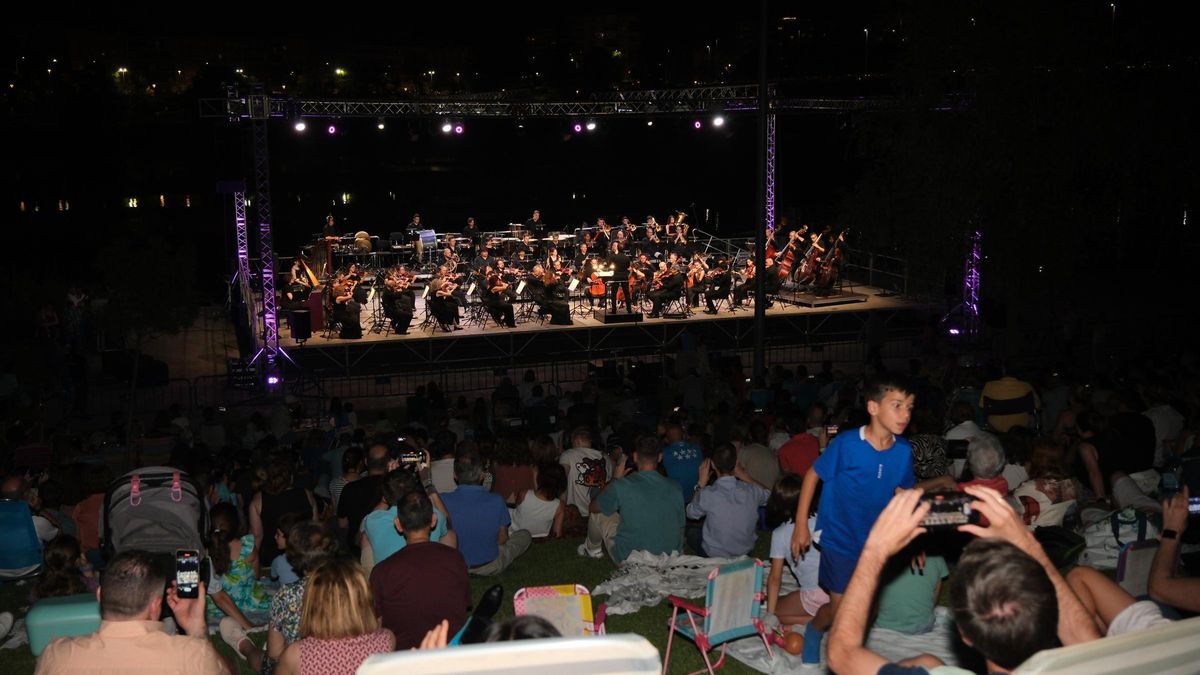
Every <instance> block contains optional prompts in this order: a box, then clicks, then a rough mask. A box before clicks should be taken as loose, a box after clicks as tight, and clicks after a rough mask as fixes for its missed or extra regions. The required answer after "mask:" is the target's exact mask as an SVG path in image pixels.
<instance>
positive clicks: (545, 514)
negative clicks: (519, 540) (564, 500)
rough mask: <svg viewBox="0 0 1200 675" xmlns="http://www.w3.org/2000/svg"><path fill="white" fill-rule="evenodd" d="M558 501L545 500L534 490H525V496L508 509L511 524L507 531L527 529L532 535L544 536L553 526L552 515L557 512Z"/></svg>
mask: <svg viewBox="0 0 1200 675" xmlns="http://www.w3.org/2000/svg"><path fill="white" fill-rule="evenodd" d="M560 501H561V500H558V499H555V500H553V501H549V502H547V501H544V500H543V499H542V498H541V497H539V496H537V492H536V491H534V490H526V491H525V498H524V499H522V500H521V503H520V504H517V507H516V508H515V509H510V511H509V512H510V516H511V518H512V524H511V525H509V526H508V531H509V532H516V531H517V530H527V531H528V532H529V535H530V536H533V537H544V536H546V535H548V534H550V529H551V528H552V527H554V516H555V514H557V513H558V504H559V502H560Z"/></svg>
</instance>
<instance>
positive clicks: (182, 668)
mask: <svg viewBox="0 0 1200 675" xmlns="http://www.w3.org/2000/svg"><path fill="white" fill-rule="evenodd" d="M159 558H160V556H157V555H155V554H153V553H148V552H146V551H138V550H134V549H130V550H126V551H122V552H120V553H118V554H117V555H116V556H115V557H114V558H113V559H112V560H111V561H109V563H108V567H106V568H105V569H104V572H102V573H101V577H100V588H99V589H97V591H96V598H97V599H98V600H99V601H100V629H99V630H97V631H96V632H95V633H92V634H91V635H82V636H79V637H70V638H59V639H57V640H55V641H54V642H52V643H50V645H49V646H47V647H46V650H45V651H44V652H42V655H41V657H40V658H39V659H38V664H37V672H38V673H84V672H88V673H91V672H97V671H106V672H127V673H162V672H172V673H203V674H205V675H207V674H214V675H215V674H220V673H231V672H237V669H236V668H232V667H231V665H230V664H229V663H227V662H226V661H225V660H224V659H222V658H221V655H220V654H218V653H217V650H216V649H214V648H213V646H212V642H210V641H209V639H208V627H207V625H206V624H205V620H204V602H205V600H204V598H205V588H204V586H205V584H204V582H200V584H199V589H200V590H199V597H197V598H190V599H189V598H181V597H179V594H178V592H176V589H175V584H174V583H173V582H172V583H171V584H170V585H169V586H168V584H167V574H166V572H165V570H166V569H167V568H166V567H165V566H164V565H163V564H162V563H161V561H160V560H159ZM164 588H165V589H166V602H167V605H168V606H169V607H170V608H171V612H172V613H173V614H174V615H175V623H176V625H178V626H179V628H180V629H181V630H182V631H183V633H184V634H183V635H168V634H167V633H165V632H164V631H163V624H162V621H160V617H161V616H162V611H163V610H162V608H163V589H164Z"/></svg>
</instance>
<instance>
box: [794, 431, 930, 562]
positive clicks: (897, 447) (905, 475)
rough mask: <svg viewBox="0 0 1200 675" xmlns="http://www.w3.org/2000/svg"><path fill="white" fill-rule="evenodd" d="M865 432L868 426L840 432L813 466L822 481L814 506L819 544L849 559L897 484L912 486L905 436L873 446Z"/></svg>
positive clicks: (910, 466)
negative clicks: (889, 444)
mask: <svg viewBox="0 0 1200 675" xmlns="http://www.w3.org/2000/svg"><path fill="white" fill-rule="evenodd" d="M865 433H866V427H859V428H858V430H856V431H851V432H849V433H840V434H838V435H837V436H835V437H834V438H833V440H832V441H830V442H829V446H828V447H827V448H825V453H824V454H822V455H821V456H820V457H818V458H817V461H816V463H814V464H813V469H815V470H816V472H817V475H818V476H820V477H821V480H822V481H824V482H825V485H824V487H823V488H822V490H821V504H820V507H819V508H818V509H817V529H818V530H821V548H822V549H828V550H830V551H833V552H834V553H837V554H840V555H843V556H846V557H849V558H857V557H858V554H859V553H861V552H862V547H863V544H865V543H866V541H867V534H869V533H870V532H871V526H872V525H874V524H875V519H876V518H878V517H879V514H880V513H882V512H883V509H884V507H885V506H887V505H888V502H890V501H891V500H892V496H893V495H894V494H895V491H896V488H898V487H899V488H910V487H912V486H913V485H915V484H916V479H915V478H914V477H913V465H912V446H910V445H909V444H908V439H906V438H904V437H901V436H897V437H896V441H895V442H894V443H892V447H890V448H888V449H887V450H876V449H875V448H873V447H871V444H870V443H868V442H867V440H866V438H865V436H864V434H865Z"/></svg>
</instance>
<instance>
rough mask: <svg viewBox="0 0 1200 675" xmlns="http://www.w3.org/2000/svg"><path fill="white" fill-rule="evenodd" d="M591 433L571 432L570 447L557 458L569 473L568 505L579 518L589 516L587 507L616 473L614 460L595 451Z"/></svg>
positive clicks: (581, 429) (583, 431) (580, 428)
mask: <svg viewBox="0 0 1200 675" xmlns="http://www.w3.org/2000/svg"><path fill="white" fill-rule="evenodd" d="M595 445H596V444H595V442H594V439H593V438H592V432H591V430H589V429H587V428H586V427H579V428H578V429H576V430H575V431H574V432H572V433H571V448H570V449H568V450H566V451H565V452H563V453H562V455H561V456H560V457H559V458H558V461H559V463H560V464H562V466H563V469H564V470H565V471H566V473H567V506H574V507H575V508H576V509H578V511H579V515H580V516H582V517H584V518H587V517H588V516H590V515H591V514H590V512H589V510H588V507H589V506H590V505H591V503H592V499H593V498H594V497H595V496H596V494H597V493H598V492H599V491H600V489H601V488H603V487H604V486H605V484H607V483H608V479H609V476H611V475H612V472H613V463H612V460H611V459H609V458H608V457H605V456H604V453H603V452H601V451H599V450H597V449H596V448H595Z"/></svg>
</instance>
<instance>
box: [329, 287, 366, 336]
mask: <svg viewBox="0 0 1200 675" xmlns="http://www.w3.org/2000/svg"><path fill="white" fill-rule="evenodd" d="M356 285H357V284H356V283H355V282H354V281H351V280H350V279H342V278H339V279H338V280H337V281H336V282H334V285H333V318H334V320H335V321H337V322H338V323H340V324H341V326H342V330H341V332H340V333H339V335H338V337H340V338H342V339H343V340H358V339H360V338H362V326H361V325H360V324H359V321H360V320H361V319H360V315H361V312H362V306H361V305H360V304H359V303H358V301H357V300H355V299H354V288H355V286H356Z"/></svg>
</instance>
